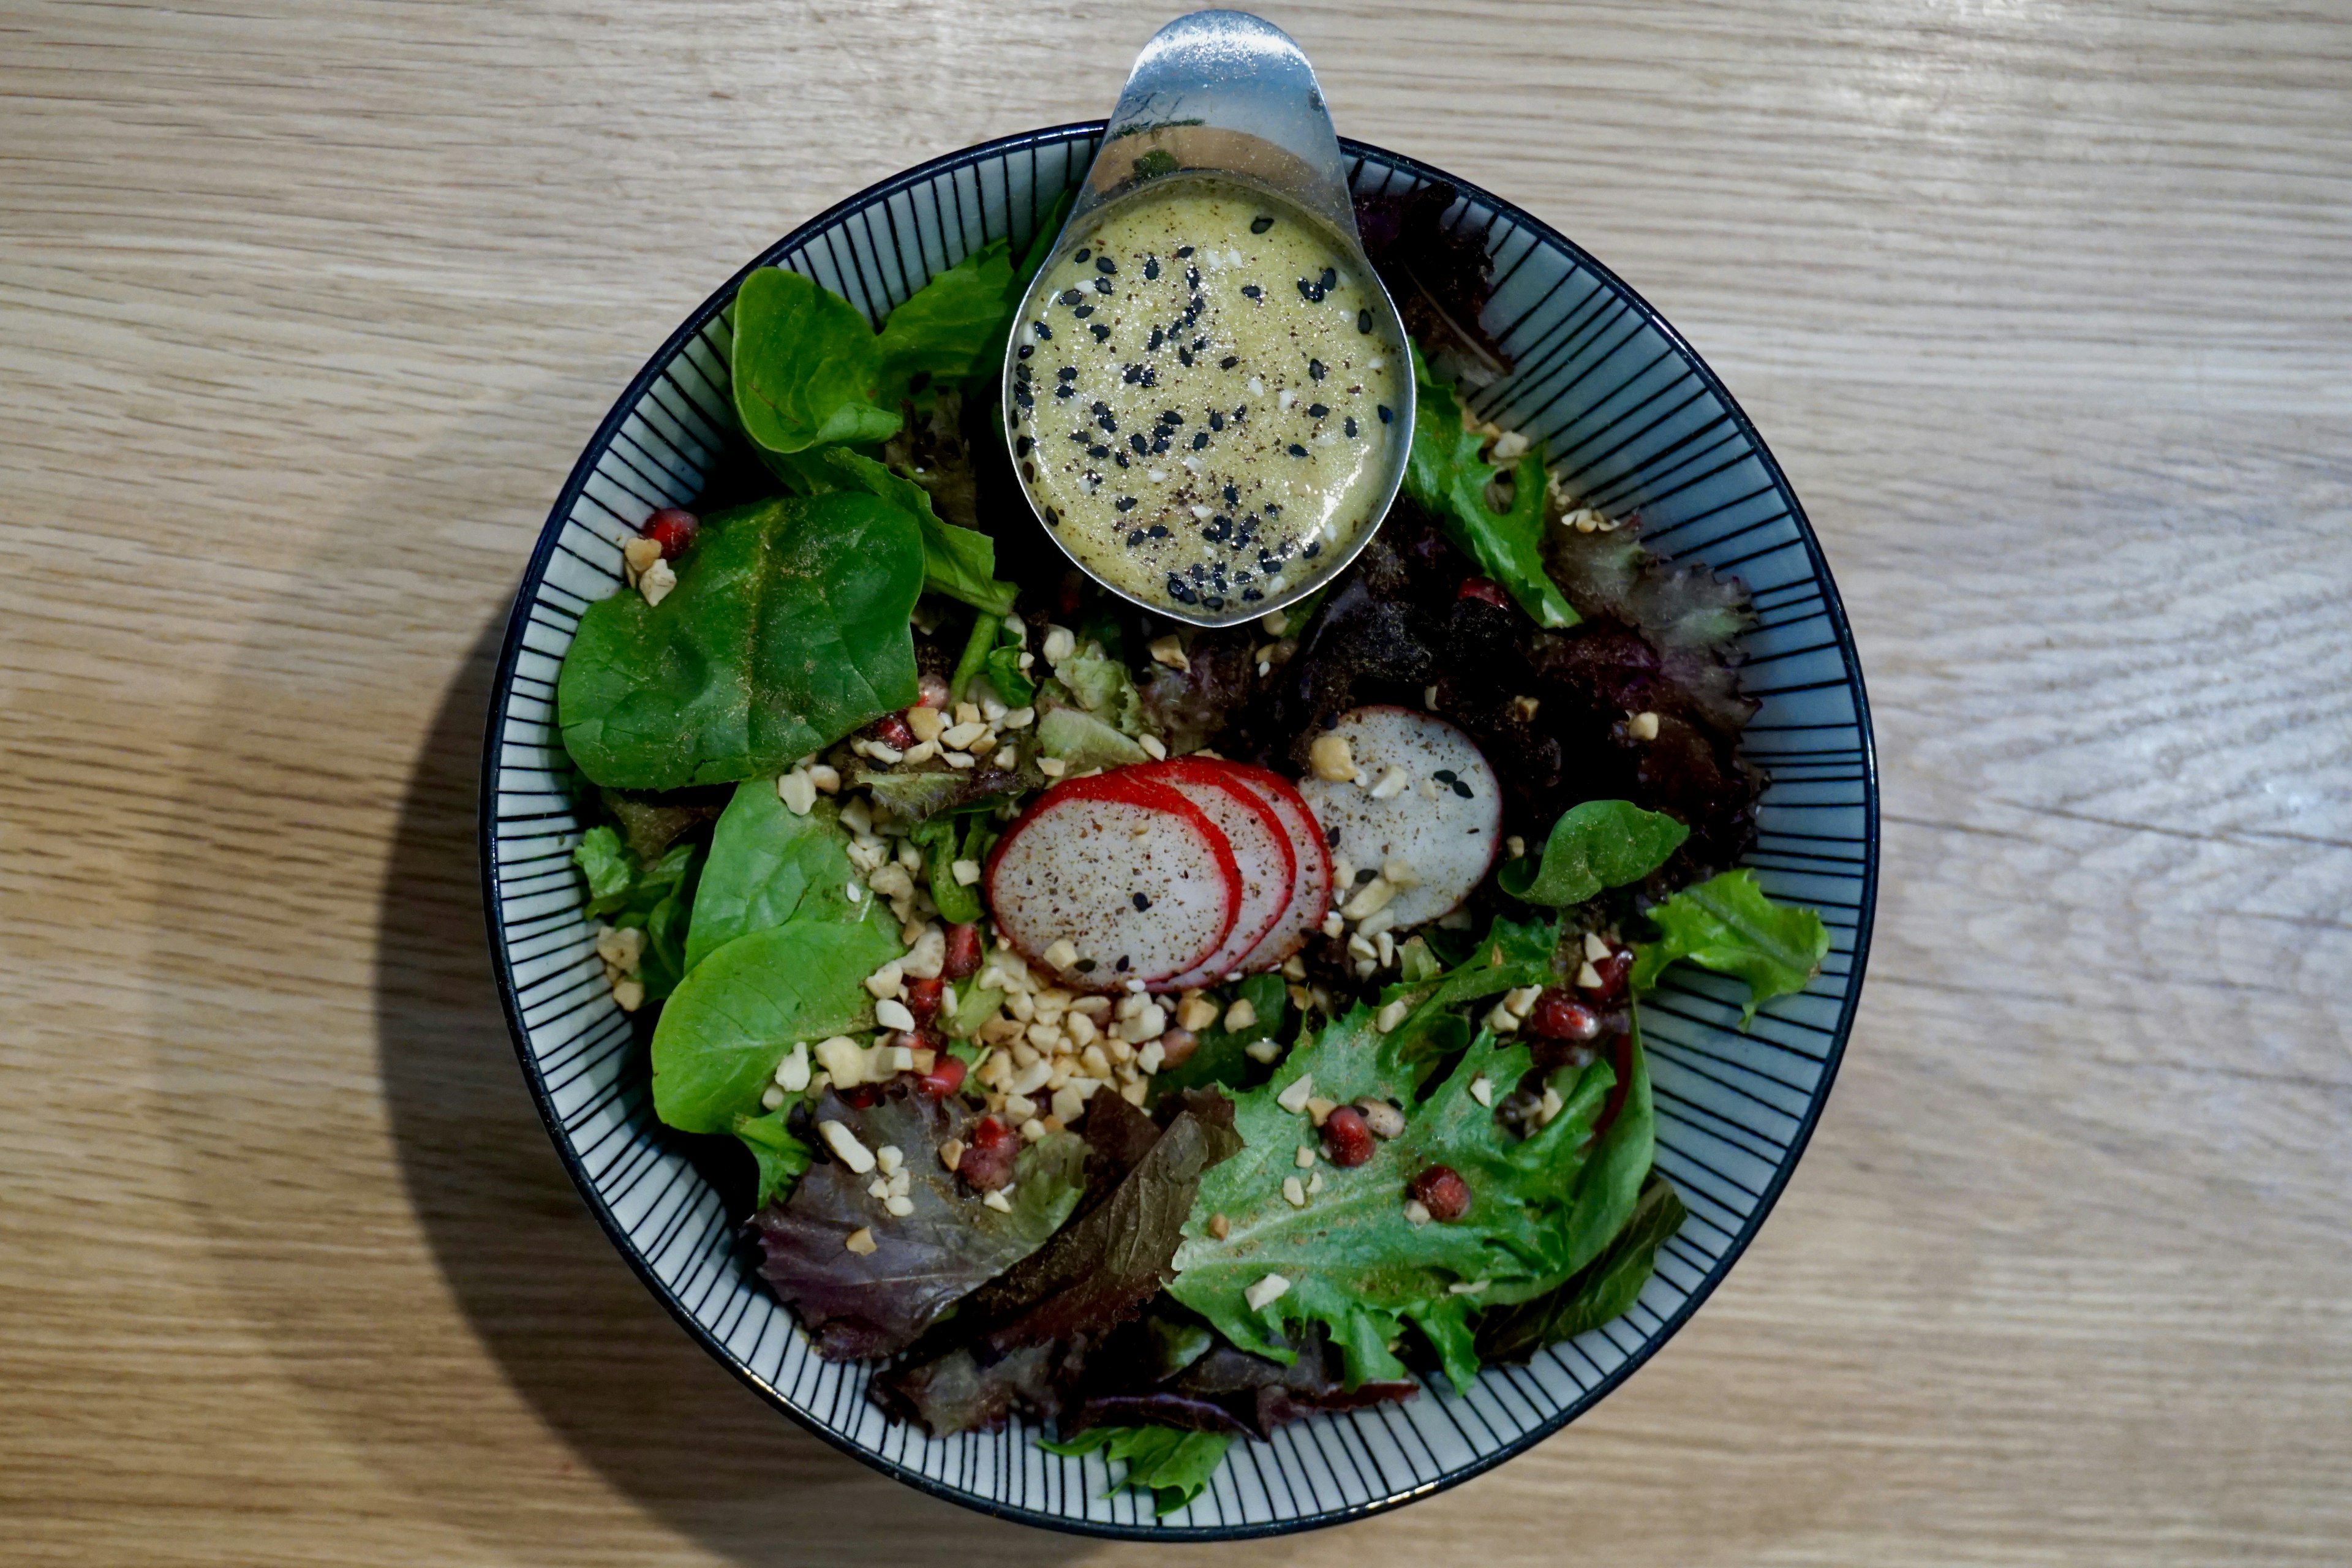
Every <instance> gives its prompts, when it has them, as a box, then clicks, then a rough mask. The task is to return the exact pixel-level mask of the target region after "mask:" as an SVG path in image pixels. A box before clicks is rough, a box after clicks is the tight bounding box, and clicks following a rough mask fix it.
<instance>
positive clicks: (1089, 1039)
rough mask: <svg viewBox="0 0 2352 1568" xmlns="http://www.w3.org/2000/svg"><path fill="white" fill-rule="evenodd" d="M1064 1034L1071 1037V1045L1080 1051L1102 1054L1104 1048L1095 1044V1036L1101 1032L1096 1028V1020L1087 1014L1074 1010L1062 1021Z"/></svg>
mask: <svg viewBox="0 0 2352 1568" xmlns="http://www.w3.org/2000/svg"><path fill="white" fill-rule="evenodd" d="M1062 1032H1063V1033H1064V1034H1066V1035H1067V1036H1069V1037H1070V1044H1072V1045H1073V1046H1076V1047H1077V1048H1078V1049H1079V1050H1081V1051H1093V1052H1095V1053H1097V1055H1099V1054H1100V1053H1101V1051H1102V1047H1100V1046H1097V1045H1096V1044H1094V1038H1095V1036H1096V1035H1097V1033H1099V1031H1098V1030H1097V1029H1096V1027H1095V1021H1094V1019H1093V1018H1091V1017H1089V1016H1087V1015H1086V1014H1084V1013H1081V1012H1078V1011H1076V1009H1072V1010H1071V1011H1070V1012H1069V1013H1068V1014H1066V1016H1064V1017H1063V1019H1062Z"/></svg>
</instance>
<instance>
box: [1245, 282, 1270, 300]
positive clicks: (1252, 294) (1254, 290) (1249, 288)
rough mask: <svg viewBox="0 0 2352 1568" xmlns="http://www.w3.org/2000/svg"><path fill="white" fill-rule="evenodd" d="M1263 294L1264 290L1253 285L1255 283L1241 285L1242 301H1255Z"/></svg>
mask: <svg viewBox="0 0 2352 1568" xmlns="http://www.w3.org/2000/svg"><path fill="white" fill-rule="evenodd" d="M1264 293H1265V289H1261V288H1259V287H1258V286H1257V285H1256V284H1255V283H1244V284H1243V285H1242V298H1243V299H1244V300H1255V299H1257V298H1258V297H1259V296H1261V295H1263V294H1264Z"/></svg>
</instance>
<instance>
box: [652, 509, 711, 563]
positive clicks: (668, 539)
mask: <svg viewBox="0 0 2352 1568" xmlns="http://www.w3.org/2000/svg"><path fill="white" fill-rule="evenodd" d="M701 529H702V520H701V519H700V518H698V517H697V516H695V515H694V514H693V513H692V512H690V511H684V510H679V509H678V508H677V507H674V506H666V507H664V508H662V509H661V510H659V511H657V512H656V513H654V514H653V516H651V517H649V518H647V519H646V525H645V527H643V528H641V529H639V530H638V532H640V533H642V534H644V535H645V536H646V538H647V539H650V540H652V541H654V542H656V543H657V544H659V545H660V546H661V547H662V559H663V560H665V561H675V560H677V558H678V557H679V556H681V555H683V554H685V553H686V552H687V551H688V550H689V549H690V548H692V547H693V544H694V536H695V535H696V534H697V533H698V532H699V531H701Z"/></svg>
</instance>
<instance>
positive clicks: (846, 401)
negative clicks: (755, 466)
mask: <svg viewBox="0 0 2352 1568" xmlns="http://www.w3.org/2000/svg"><path fill="white" fill-rule="evenodd" d="M733 358H734V382H735V416H736V419H737V421H738V422H739V423H740V424H741V425H742V426H743V434H744V435H746V436H748V437H751V444H752V445H753V446H754V447H758V448H760V450H761V452H763V453H767V452H774V453H791V452H803V451H806V450H807V449H808V448H810V447H823V446H827V445H830V444H834V443H846V444H851V445H857V444H862V443H865V442H868V441H884V440H887V439H888V438H889V437H891V436H893V435H895V434H897V433H898V399H897V398H896V397H892V398H890V399H889V400H888V401H887V403H885V402H882V401H880V400H879V397H878V394H879V391H880V388H881V385H882V379H883V368H882V353H881V349H880V346H879V344H878V342H877V340H876V338H875V335H874V331H873V329H872V328H870V327H868V326H867V325H866V318H865V317H863V316H861V315H859V314H858V313H857V311H856V308H855V307H853V306H852V305H851V304H850V303H849V301H848V300H844V299H843V298H841V296H839V295H838V294H835V293H832V292H830V291H828V290H827V289H824V288H821V287H819V286H818V285H817V284H815V283H814V282H811V281H810V280H809V279H806V278H803V277H802V276H801V275H800V274H799V273H797V272H792V271H788V270H786V269H785V268H781V267H762V268H759V269H758V270H757V271H755V272H753V273H752V274H751V276H750V277H749V278H746V279H743V282H742V285H741V287H740V288H739V289H737V290H736V293H735V346H734V350H733Z"/></svg>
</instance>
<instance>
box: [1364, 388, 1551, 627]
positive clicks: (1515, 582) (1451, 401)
mask: <svg viewBox="0 0 2352 1568" xmlns="http://www.w3.org/2000/svg"><path fill="white" fill-rule="evenodd" d="M1412 374H1413V379H1414V382H1415V384H1416V395H1417V399H1418V402H1417V407H1416V410H1415V412H1414V414H1413V425H1412V456H1411V457H1410V458H1408V459H1407V461H1406V464H1405V474H1404V488H1405V493H1406V494H1408V495H1410V496H1411V497H1412V499H1413V500H1416V501H1418V502H1419V503H1420V504H1421V506H1422V508H1423V510H1426V511H1427V512H1428V513H1429V514H1430V515H1431V516H1432V517H1434V518H1435V519H1437V521H1438V525H1439V526H1440V527H1442V528H1444V531H1445V534H1446V537H1447V538H1449V539H1451V540H1453V541H1454V543H1455V544H1457V545H1459V546H1460V547H1461V548H1462V550H1463V551H1464V552H1466V553H1467V554H1468V555H1469V556H1470V558H1471V559H1472V560H1474V561H1475V562H1477V563H1478V566H1479V569H1480V570H1481V571H1483V572H1485V573H1486V575H1487V576H1489V577H1491V578H1493V579H1494V580H1495V581H1496V583H1497V584H1501V586H1502V588H1503V590H1504V591H1505V592H1506V593H1507V594H1509V595H1511V597H1512V598H1513V599H1515V600H1517V602H1518V605H1519V608H1521V609H1523V610H1525V611H1526V612H1527V613H1528V615H1529V616H1532V617H1534V620H1535V623H1536V625H1538V626H1555V627H1557V626H1574V625H1576V624H1577V621H1578V620H1579V619H1580V617H1579V616H1578V615H1577V613H1576V612H1575V611H1574V610H1573V609H1571V608H1570V607H1569V603H1568V600H1567V599H1566V598H1564V597H1562V596H1561V595H1560V591H1559V586H1558V585H1557V584H1554V583H1553V582H1552V580H1551V576H1550V574H1549V573H1547V572H1546V571H1545V570H1544V560H1543V532H1544V486H1545V484H1546V483H1547V476H1546V475H1545V473H1544V462H1543V453H1542V452H1541V451H1540V450H1537V449H1530V450H1529V451H1528V454H1527V456H1525V457H1524V458H1520V459H1519V464H1518V467H1517V468H1516V469H1514V470H1513V471H1512V478H1513V481H1514V483H1515V484H1516V485H1517V490H1516V492H1515V493H1514V494H1513V496H1512V498H1511V510H1509V511H1507V512H1497V511H1492V510H1488V509H1487V506H1486V486H1487V485H1488V483H1489V482H1491V481H1492V480H1493V479H1494V478H1495V476H1496V473H1497V472H1498V471H1499V470H1498V469H1496V468H1494V467H1493V466H1492V465H1491V464H1487V463H1484V462H1481V461H1479V458H1478V448H1479V447H1480V446H1481V445H1482V444H1483V442H1482V439H1481V437H1478V436H1477V435H1475V433H1473V432H1471V431H1469V430H1467V429H1465V428H1464V426H1463V418H1462V405H1461V404H1460V403H1459V402H1458V401H1456V400H1455V398H1454V388H1453V387H1451V386H1449V385H1447V384H1445V383H1444V382H1442V381H1439V380H1438V379H1437V378H1436V377H1435V376H1433V375H1432V374H1430V369H1429V362H1428V361H1426V360H1424V359H1423V358H1422V357H1421V350H1420V349H1419V348H1415V349H1414V350H1413V351H1412Z"/></svg>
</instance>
